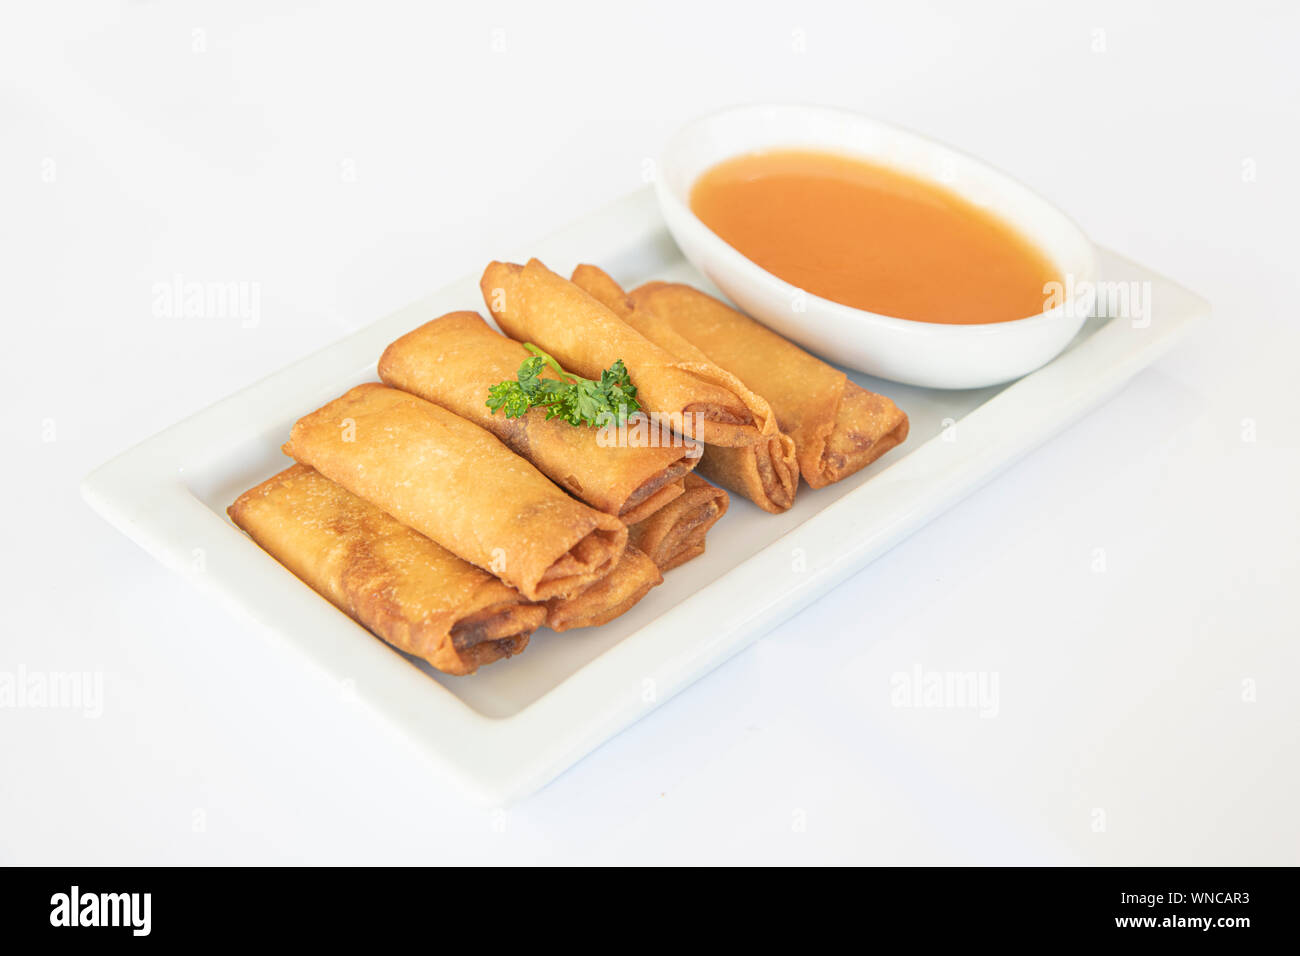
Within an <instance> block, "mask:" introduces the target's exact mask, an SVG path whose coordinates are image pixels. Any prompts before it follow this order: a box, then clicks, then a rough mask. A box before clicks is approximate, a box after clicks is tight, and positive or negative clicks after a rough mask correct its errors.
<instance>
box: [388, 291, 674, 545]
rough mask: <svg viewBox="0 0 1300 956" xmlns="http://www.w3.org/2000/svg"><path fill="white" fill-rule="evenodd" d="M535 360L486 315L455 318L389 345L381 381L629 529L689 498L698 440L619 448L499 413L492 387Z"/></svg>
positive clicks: (584, 433)
mask: <svg viewBox="0 0 1300 956" xmlns="http://www.w3.org/2000/svg"><path fill="white" fill-rule="evenodd" d="M530 354H531V353H529V351H528V350H527V349H525V348H524V347H523V346H522V345H520V344H519V343H518V342H516V341H515V340H514V339H508V338H506V337H505V336H504V335H502V334H501V333H499V332H497V331H495V330H494V329H492V328H490V327H489V326H488V324H487V323H486V322H485V321H483V319H482V318H481V317H480V316H479V315H478V313H476V312H452V313H450V314H449V315H444V316H442V317H441V318H438V319H434V320H433V321H432V322H427V323H425V324H424V325H422V326H420V327H419V328H418V329H415V330H414V331H412V332H408V333H407V334H406V335H404V336H402V337H401V338H400V339H398V340H397V341H396V342H394V343H393V344H392V345H390V346H388V348H387V349H385V350H384V354H383V357H382V358H380V360H379V377H380V378H382V379H383V380H384V382H385V383H387V384H388V385H391V386H393V387H394V388H400V389H402V390H403V391H405V392H410V393H412V394H413V395H418V396H420V397H421V398H423V399H427V400H428V401H430V402H434V403H435V404H438V405H441V406H442V407H443V408H446V409H449V410H451V411H453V412H455V413H456V414H457V415H459V416H460V417H461V418H465V419H468V420H469V421H471V422H473V423H474V424H476V425H479V426H481V427H483V428H486V429H487V430H488V431H490V432H492V434H494V435H496V437H497V438H499V439H500V440H501V441H502V442H503V443H504V444H505V445H506V447H508V448H509V449H510V450H511V451H513V452H514V453H515V454H517V455H520V456H522V457H524V458H527V459H528V460H529V461H531V462H532V463H533V464H534V465H536V466H537V469H538V470H539V471H541V472H542V474H544V475H546V476H547V477H549V478H550V479H551V480H552V481H554V482H555V483H556V484H557V485H559V486H560V487H561V488H563V489H564V490H565V491H567V492H569V494H571V495H573V496H574V497H575V498H578V499H580V500H582V501H585V502H586V503H587V504H589V505H591V506H592V507H593V508H596V509H598V510H600V511H604V512H607V513H608V514H612V515H617V516H618V517H619V518H621V519H622V520H623V523H624V524H633V523H634V522H637V521H640V520H641V519H642V518H644V517H645V516H646V515H648V514H651V513H653V512H655V511H658V510H659V509H660V508H662V507H663V506H664V505H666V504H667V503H668V502H669V501H671V500H672V499H673V498H675V497H677V496H678V495H680V494H681V493H682V491H683V486H682V480H681V479H682V477H683V476H684V475H686V473H687V472H689V471H691V470H692V469H694V468H695V466H696V465H697V464H698V463H699V449H700V446H699V445H698V444H697V443H695V442H690V441H686V440H678V441H677V442H676V443H675V444H661V445H654V446H647V447H628V446H627V445H626V444H621V445H620V444H614V443H612V442H611V441H610V440H609V436H608V435H607V434H606V433H605V432H604V431H603V430H601V429H598V428H592V427H587V426H576V427H575V426H573V425H570V424H569V423H568V422H566V421H563V420H562V419H559V418H551V419H548V418H547V417H546V410H545V409H544V408H533V409H530V410H529V411H528V412H526V413H525V414H524V415H523V417H521V418H507V417H506V416H505V413H504V412H497V413H496V414H493V412H492V410H491V409H490V408H488V407H487V402H486V400H487V394H488V389H489V388H491V387H492V386H493V385H495V384H496V383H497V382H501V381H513V380H514V378H515V375H516V373H517V372H518V371H519V365H520V363H521V362H523V361H524V359H526V358H528V357H529V355H530ZM548 373H549V370H548Z"/></svg>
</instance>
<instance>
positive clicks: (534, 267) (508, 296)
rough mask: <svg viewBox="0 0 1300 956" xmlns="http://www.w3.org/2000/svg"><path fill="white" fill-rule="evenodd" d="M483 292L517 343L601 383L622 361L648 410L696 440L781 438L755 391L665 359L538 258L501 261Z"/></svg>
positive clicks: (701, 366) (710, 370) (704, 367)
mask: <svg viewBox="0 0 1300 956" xmlns="http://www.w3.org/2000/svg"><path fill="white" fill-rule="evenodd" d="M480 285H481V287H482V291H483V300H484V301H485V302H486V303H487V306H488V309H489V310H490V311H491V312H492V317H493V318H494V319H496V321H497V324H498V325H500V326H501V328H502V330H503V331H504V332H505V333H506V334H507V335H509V336H510V337H511V338H513V339H517V340H519V341H520V342H531V343H533V344H534V345H537V346H538V347H539V348H541V349H544V350H545V351H546V352H548V353H550V354H551V356H553V357H554V358H555V360H556V361H558V362H559V363H560V365H561V366H563V367H564V368H565V369H566V370H568V371H571V372H576V373H577V374H579V375H583V376H585V377H587V378H593V379H598V378H600V374H601V372H602V371H604V370H605V369H607V368H609V367H610V366H611V365H613V364H614V363H615V362H616V361H618V360H619V359H622V360H623V363H624V365H626V366H627V370H628V375H629V376H630V378H631V379H632V384H633V385H635V386H636V389H637V400H638V401H640V403H641V405H642V406H643V407H644V408H645V410H646V411H648V412H652V413H654V414H655V415H657V416H660V417H662V418H663V419H665V420H667V421H668V422H669V423H670V424H671V426H672V428H673V429H675V430H676V431H678V432H679V433H681V434H683V435H686V436H687V437H689V438H696V439H699V440H700V441H705V442H709V443H710V444H714V445H752V444H753V443H754V442H756V441H758V440H759V439H760V438H762V437H764V436H769V435H772V434H773V433H774V432H775V431H776V423H775V421H774V420H773V416H772V410H771V408H770V407H769V406H768V404H767V402H765V401H763V400H762V399H760V398H757V396H755V395H753V393H752V392H750V393H747V394H746V395H739V394H737V393H736V392H735V391H733V390H732V389H731V388H730V387H729V386H728V382H729V381H730V379H729V378H728V377H727V376H725V375H722V374H719V372H720V370H719V369H717V368H716V367H714V366H713V365H711V364H709V363H693V362H684V361H681V360H679V359H677V358H676V357H675V356H673V355H670V354H669V353H668V352H665V351H664V350H663V349H661V348H660V347H659V346H657V345H655V344H654V343H653V342H650V341H649V340H647V339H646V338H645V337H644V336H643V335H641V334H639V333H638V332H636V331H635V330H634V329H632V328H631V327H630V326H628V324H627V323H625V322H623V321H622V320H621V319H619V317H618V316H616V315H614V314H613V313H612V312H610V311H609V309H607V308H605V306H603V305H601V304H600V303H599V302H597V301H596V300H595V299H593V298H592V297H591V296H590V295H588V294H587V293H586V292H584V291H582V290H581V289H579V288H578V287H577V286H575V285H574V284H573V283H572V282H569V281H568V280H567V279H564V278H563V277H561V276H558V275H556V274H555V273H554V272H552V271H551V270H550V269H547V268H546V266H544V265H542V264H541V263H540V262H538V261H537V260H536V259H530V260H529V261H528V264H527V265H526V266H520V265H515V264H513V263H508V262H493V263H491V264H489V265H488V267H487V269H486V270H485V271H484V273H483V279H482V281H481V283H480Z"/></svg>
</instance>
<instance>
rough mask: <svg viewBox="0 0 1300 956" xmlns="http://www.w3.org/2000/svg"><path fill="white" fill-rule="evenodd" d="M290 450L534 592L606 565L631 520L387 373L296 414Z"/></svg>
mask: <svg viewBox="0 0 1300 956" xmlns="http://www.w3.org/2000/svg"><path fill="white" fill-rule="evenodd" d="M285 452H286V453H287V454H289V455H291V456H292V457H294V458H296V459H297V460H298V461H299V462H301V463H302V464H304V465H310V466H311V467H313V468H315V469H316V470H317V471H319V472H320V473H321V474H323V475H325V477H327V478H331V479H333V480H334V481H336V482H338V483H339V484H340V485H342V486H343V487H344V488H347V489H348V490H349V491H351V492H352V493H353V494H355V495H359V496H361V497H362V498H365V499H366V500H367V501H370V502H372V503H373V504H375V505H377V506H378V507H380V508H382V509H383V510H384V511H386V512H388V514H390V515H392V516H393V517H394V518H396V519H397V520H398V521H400V522H402V523H403V524H404V525H407V526H408V527H410V528H414V529H415V530H416V531H418V532H420V533H421V534H423V535H425V536H426V537H429V538H432V539H433V540H434V541H436V542H437V543H438V544H440V545H442V546H443V547H444V548H446V549H447V550H448V551H450V552H451V553H452V554H455V555H457V556H458V557H460V558H462V559H463V560H465V561H468V562H469V563H470V564H473V565H476V566H477V567H480V568H483V569H485V570H488V571H491V572H492V573H493V574H495V575H496V576H497V577H499V578H501V580H503V581H505V582H506V583H507V584H509V585H511V586H512V587H514V588H516V589H517V590H518V591H519V592H520V593H521V594H523V595H524V597H526V598H528V599H529V600H530V601H545V600H548V599H550V598H553V597H565V596H568V595H570V594H574V593H576V592H578V591H580V590H582V588H584V587H586V586H587V585H589V584H591V583H592V582H593V581H595V580H597V579H599V578H601V577H604V576H605V575H606V574H608V573H609V572H610V571H612V570H613V568H614V566H615V565H616V564H617V563H618V558H619V556H620V555H621V554H622V553H623V548H624V546H625V545H626V543H627V527H626V526H625V525H624V524H623V522H621V521H619V520H618V518H616V517H614V516H613V515H609V514H606V513H605V512H603V511H597V510H596V509H594V508H590V507H588V506H587V505H584V504H583V503H582V502H580V501H576V500H575V499H573V498H571V497H569V496H568V495H566V494H565V493H564V492H563V491H561V490H560V489H559V488H557V487H556V486H555V485H553V484H551V482H550V480H549V479H547V477H546V476H545V475H543V474H542V473H541V472H540V471H538V470H537V469H536V468H534V467H533V466H532V465H530V464H529V463H528V462H526V461H524V459H522V458H520V457H519V456H518V455H516V454H515V453H514V452H512V451H511V450H510V449H509V448H507V447H506V446H505V445H503V444H501V442H499V441H497V439H496V438H494V437H493V436H492V434H491V433H490V432H487V431H485V430H484V429H482V428H479V427H478V426H477V425H475V424H473V423H472V422H467V421H466V420H465V419H463V418H461V417H460V416H458V415H455V414H453V413H452V412H449V411H447V410H446V409H445V408H442V407H440V406H438V405H434V404H433V403H432V402H426V401H425V400H424V399H422V398H418V397H416V396H414V395H408V394H407V393H406V392H401V391H398V390H397V389H395V388H389V387H387V386H386V385H379V384H377V383H371V384H367V385H358V386H357V387H356V388H354V389H352V390H351V391H350V392H348V393H347V394H345V395H344V396H343V397H341V398H337V399H335V400H334V401H332V402H330V403H329V404H328V405H325V406H324V407H323V408H320V409H318V410H317V411H314V412H312V413H311V414H310V415H307V416H305V417H303V418H301V419H299V420H298V422H297V424H295V425H294V426H293V432H292V433H291V435H290V438H289V443H288V444H287V445H286V446H285Z"/></svg>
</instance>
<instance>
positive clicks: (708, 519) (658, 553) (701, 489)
mask: <svg viewBox="0 0 1300 956" xmlns="http://www.w3.org/2000/svg"><path fill="white" fill-rule="evenodd" d="M729 503H730V499H729V498H728V497H727V493H726V492H725V491H723V490H722V489H721V488H715V487H714V486H713V485H711V484H709V483H708V482H707V481H705V480H704V479H703V478H701V477H700V476H699V475H695V474H690V475H687V476H686V493H685V494H683V495H682V496H681V497H680V498H675V499H673V500H672V501H670V502H669V503H668V504H667V505H665V506H664V507H663V508H662V509H660V510H659V511H658V512H656V513H655V514H652V515H651V516H650V517H648V518H646V519H645V520H644V521H641V522H640V523H638V524H634V525H632V527H631V528H629V529H628V531H629V532H631V533H630V534H629V536H628V541H630V542H632V543H633V545H634V546H635V547H637V548H640V549H641V550H642V551H644V552H645V553H646V554H648V555H649V556H650V560H652V561H654V563H655V564H657V565H658V566H659V570H660V571H671V570H672V569H673V568H675V567H677V566H678V565H681V564H685V563H686V562H687V561H689V560H691V558H698V557H699V556H700V555H702V554H703V553H704V536H705V535H706V534H708V532H709V529H710V528H712V527H713V526H714V525H715V524H717V522H718V519H719V518H721V517H722V516H723V515H724V514H726V513H727V505H728V504H729Z"/></svg>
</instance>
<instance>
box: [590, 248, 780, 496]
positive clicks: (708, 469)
mask: <svg viewBox="0 0 1300 956" xmlns="http://www.w3.org/2000/svg"><path fill="white" fill-rule="evenodd" d="M572 281H573V284H574V285H576V286H578V287H579V288H581V289H583V290H585V291H586V292H587V294H588V295H590V296H592V297H593V298H595V299H597V300H598V301H600V302H601V304H603V305H604V306H605V307H606V308H608V309H609V310H610V311H611V312H613V313H614V314H615V315H617V316H618V317H619V318H621V319H622V320H623V321H624V322H626V323H627V324H628V325H630V326H632V328H634V329H636V330H637V331H638V332H640V333H641V334H642V335H644V336H645V337H646V338H647V339H649V340H650V341H651V342H653V343H655V345H658V346H659V347H660V348H662V349H664V350H665V351H667V352H670V353H672V354H673V355H675V356H677V357H678V358H680V359H685V360H687V361H690V362H697V363H698V362H704V363H707V362H708V361H709V357H708V356H707V355H705V354H704V353H703V352H702V351H701V350H700V349H699V348H697V347H696V346H695V345H694V344H693V343H691V342H690V341H689V340H688V339H686V338H684V337H683V336H682V335H680V334H679V333H678V332H677V330H676V329H674V328H673V327H672V326H671V325H670V324H669V323H668V322H667V321H665V320H664V319H661V318H659V317H658V316H657V315H656V314H655V313H653V312H651V311H650V310H649V309H647V308H645V307H643V306H638V305H637V304H636V303H635V302H633V301H632V300H631V298H629V297H628V295H627V293H626V292H624V291H623V288H622V287H621V286H620V285H619V284H618V283H617V282H615V281H614V280H613V279H612V278H611V277H610V276H609V274H608V273H606V272H605V271H604V270H603V269H600V268H599V267H597V266H593V265H580V266H578V268H576V269H575V270H574V271H573V280H572ZM725 374H726V375H727V376H728V378H729V380H730V384H731V388H732V389H733V390H734V391H736V392H737V394H750V395H752V392H750V390H749V389H748V388H746V387H745V384H744V383H743V382H741V381H740V380H739V379H738V378H736V377H735V376H734V375H731V373H730V372H726V373H725ZM699 472H700V474H702V475H704V476H705V477H706V478H708V479H709V480H710V481H712V482H714V483H716V484H719V485H722V486H723V487H724V488H730V489H731V490H732V491H734V492H736V493H737V494H741V495H744V496H745V497H746V498H748V499H749V500H750V501H752V502H754V504H756V505H758V506H759V507H760V508H762V509H763V510H764V511H767V512H771V513H772V514H780V513H781V512H782V511H786V510H787V509H789V507H790V506H791V505H792V504H794V496H795V492H796V491H798V489H799V462H798V459H797V458H796V456H795V443H794V439H793V438H791V437H790V436H789V435H787V434H785V433H784V432H782V431H777V432H775V433H774V434H772V435H770V436H768V437H767V438H764V439H760V440H759V441H757V442H755V443H754V444H752V445H746V446H742V447H731V448H728V447H726V446H723V445H705V446H704V455H703V458H702V460H701V461H700V466H699Z"/></svg>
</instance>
